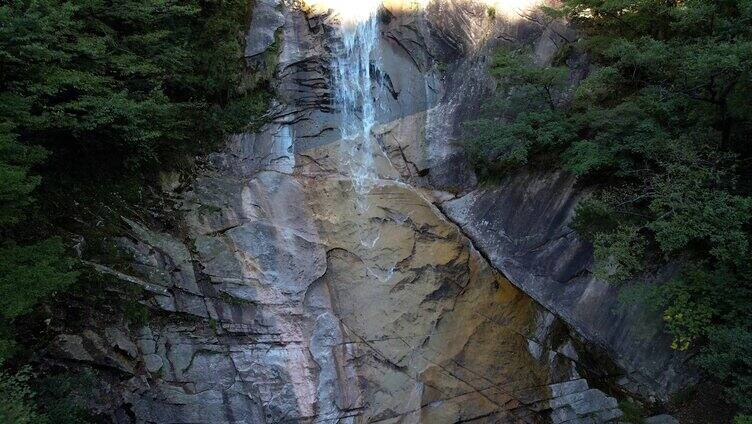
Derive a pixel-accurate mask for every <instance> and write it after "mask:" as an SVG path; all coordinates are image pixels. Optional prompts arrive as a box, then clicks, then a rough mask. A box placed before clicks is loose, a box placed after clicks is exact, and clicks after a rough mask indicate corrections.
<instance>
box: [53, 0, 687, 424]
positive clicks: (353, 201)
mask: <svg viewBox="0 0 752 424" xmlns="http://www.w3.org/2000/svg"><path fill="white" fill-rule="evenodd" d="M332 25H333V24H332V23H330V22H329V21H328V19H327V16H322V15H318V16H310V15H306V14H305V13H303V12H301V11H299V10H295V9H292V8H283V7H282V6H281V5H279V4H278V3H277V2H275V1H266V0H264V1H259V2H257V6H256V13H255V15H254V18H253V26H252V28H251V32H250V33H249V34H248V37H247V39H248V46H247V52H248V54H249V56H255V55H259V54H262V53H264V50H265V49H266V48H268V47H269V45H271V42H270V39H269V34H271V35H272V38H271V40H272V41H273V39H274V34H275V32H276V31H277V30H278V29H279V30H281V34H280V36H279V37H280V39H281V40H282V45H281V52H280V57H279V65H278V69H277V74H278V78H277V80H276V89H277V92H278V98H279V100H280V102H279V104H277V105H276V106H275V108H274V110H273V116H272V122H270V123H269V124H268V125H267V126H266V127H265V128H263V129H262V130H261V131H260V132H259V133H256V134H238V135H236V136H234V137H232V138H231V139H230V140H228V144H227V146H226V148H225V149H224V150H222V151H221V152H217V153H213V154H211V155H209V156H208V157H207V159H206V163H205V165H204V166H203V168H202V170H201V171H200V172H199V174H198V175H197V176H196V177H195V179H194V180H193V181H192V182H191V183H190V184H188V185H186V186H183V187H181V188H178V189H176V191H175V192H173V193H171V197H172V198H173V199H175V202H176V209H177V210H178V211H179V214H178V215H179V216H178V217H177V222H178V223H177V226H176V227H177V228H174V229H173V230H172V231H170V232H167V231H162V230H155V229H150V228H149V226H148V225H146V224H143V223H139V222H135V221H128V225H129V227H130V231H129V232H128V234H125V235H124V236H123V237H122V238H121V239H120V240H119V241H118V244H119V246H120V247H121V249H122V250H124V251H126V252H128V253H129V254H130V255H131V256H132V257H133V263H132V264H131V265H130V266H129V269H128V270H127V272H125V271H124V270H116V269H113V268H111V267H110V264H93V266H95V267H96V268H97V269H98V270H100V271H101V272H104V273H108V274H111V275H114V276H115V277H117V278H118V279H119V280H121V281H122V283H123V284H128V285H137V286H140V287H141V288H142V289H143V290H144V292H145V293H146V294H147V296H146V298H147V300H146V301H145V302H144V303H145V304H146V305H147V306H148V307H149V308H150V309H151V310H152V311H154V314H153V315H154V317H153V319H152V320H151V321H150V322H149V323H148V324H146V325H143V326H141V327H139V328H135V327H134V326H133V325H127V324H123V323H122V320H116V319H108V318H107V317H100V319H92V321H91V323H90V324H89V326H88V327H87V328H85V329H83V330H81V331H77V332H71V333H70V334H63V335H61V336H59V337H58V338H57V339H56V341H55V343H54V344H53V346H52V347H51V349H50V355H51V356H53V357H55V358H58V359H60V360H74V361H79V362H82V363H87V364H92V365H96V366H98V367H100V368H105V369H111V370H115V371H116V372H117V373H118V375H119V378H118V379H117V381H115V382H112V383H110V387H108V389H107V390H109V392H108V393H110V396H113V395H112V393H116V394H117V396H115V398H116V399H117V401H115V402H111V403H110V404H108V405H105V406H101V407H100V412H103V413H106V414H109V415H110V416H111V417H112V419H113V421H114V422H118V423H282V422H301V423H319V422H342V423H356V422H357V423H361V422H383V423H413V422H415V423H417V422H424V423H459V422H468V421H475V422H488V423H518V422H528V423H532V422H553V423H564V422H567V423H601V422H609V421H613V420H617V419H618V417H620V416H621V415H622V413H621V411H620V410H619V409H618V408H617V404H616V400H615V399H614V398H612V397H609V396H608V395H606V394H604V393H603V392H601V391H600V390H598V389H596V388H593V387H592V386H591V384H590V383H589V382H588V381H587V380H586V379H585V378H583V376H585V375H595V374H597V370H595V369H590V368H589V366H588V365H587V361H583V360H582V359H581V358H582V357H583V355H585V354H586V353H587V352H583V351H581V350H580V346H582V343H581V342H580V341H579V339H580V337H581V336H582V334H585V335H586V336H587V335H588V334H589V333H588V332H598V331H602V332H608V334H609V336H608V337H610V338H608V337H606V339H605V343H611V345H610V346H609V347H610V348H612V349H621V348H625V346H626V344H627V341H625V340H628V339H629V337H632V334H630V333H626V334H625V333H624V332H621V333H619V332H611V330H609V328H608V327H606V323H603V322H594V320H601V319H602V317H603V316H605V314H606V313H607V312H608V309H609V308H610V305H611V304H609V303H607V302H606V301H598V300H597V299H593V300H592V301H591V303H586V302H584V301H583V300H582V299H583V298H585V299H587V298H588V297H587V296H588V295H590V296H593V297H594V296H595V295H596V294H598V293H601V294H602V293H603V292H604V290H602V289H601V290H600V291H599V289H598V287H602V286H599V285H598V284H600V283H598V282H595V281H593V280H592V278H590V277H589V276H588V275H587V264H588V260H589V259H588V258H589V256H588V255H589V252H588V251H587V246H584V245H582V243H580V242H579V241H577V240H576V238H574V236H573V235H572V234H571V232H568V231H567V230H566V221H567V218H568V216H569V214H570V213H571V207H572V205H573V204H574V202H575V201H576V198H577V193H576V192H575V191H574V190H573V189H572V188H571V181H569V180H568V178H569V177H566V176H554V177H551V178H552V179H542V177H536V176H526V177H525V176H521V177H518V178H520V180H514V181H512V182H509V183H507V184H505V185H503V186H502V187H501V188H498V189H496V190H490V189H489V190H480V189H477V190H476V189H474V187H475V186H476V184H477V182H476V180H475V177H474V175H473V173H472V171H471V170H470V169H468V167H467V166H466V164H465V162H464V159H463V155H462V152H461V148H460V147H459V146H457V145H455V144H454V143H452V137H453V135H454V134H455V131H456V129H457V123H458V122H459V121H460V120H461V119H462V118H463V114H466V113H469V112H468V111H469V110H470V111H471V110H472V108H474V107H477V104H476V103H477V99H478V98H479V95H480V93H483V92H484V91H485V90H487V89H488V88H489V87H490V86H491V82H490V81H489V80H488V78H487V77H485V76H484V75H485V74H484V70H483V54H482V53H483V51H484V49H488V48H490V47H489V45H488V43H487V42H486V41H488V40H494V39H497V34H499V33H502V34H511V35H514V36H517V37H518V38H519V39H520V40H522V41H523V42H533V41H534V40H537V39H541V37H544V38H543V39H545V40H548V41H550V40H549V39H546V38H545V34H546V31H545V28H535V27H534V28H532V29H531V28H529V26H530V25H529V24H522V23H521V24H516V25H512V24H504V23H501V22H497V21H494V20H493V19H492V18H490V17H489V16H488V14H487V13H486V10H485V8H484V7H483V6H480V5H478V4H475V3H468V2H464V1H459V0H446V1H444V2H436V3H432V5H431V6H430V7H429V8H428V9H427V10H425V11H421V12H417V13H405V12H398V11H397V10H396V9H394V10H390V9H385V10H383V11H382V14H381V21H380V24H379V30H380V31H379V34H380V35H379V37H380V38H379V43H378V50H377V52H376V54H375V56H377V57H378V58H380V60H379V66H378V67H376V71H377V72H374V75H375V77H374V78H375V79H376V80H378V84H376V83H374V86H373V93H372V94H373V96H374V98H376V99H378V103H379V105H380V106H381V107H380V110H379V112H378V121H379V125H377V126H376V127H375V128H374V131H373V132H374V136H375V138H376V140H377V142H378V149H376V150H375V151H374V153H373V157H372V158H370V160H371V161H372V163H373V173H374V180H373V184H372V187H371V189H370V190H369V192H368V193H367V194H366V195H363V194H362V193H360V192H359V191H358V190H357V189H356V187H355V185H354V176H353V175H351V174H350V172H349V169H348V167H346V166H342V164H343V163H346V162H347V160H348V158H347V157H344V156H343V155H344V153H343V152H345V151H346V149H345V148H344V147H343V146H345V145H346V143H349V142H351V140H340V132H339V130H338V125H339V124H338V123H339V122H340V120H341V116H340V111H339V110H337V108H336V107H335V105H334V104H333V101H332V96H333V94H332V87H331V81H332V78H331V75H330V69H331V67H330V65H331V63H332V49H331V46H332V45H333V44H336V43H337V42H338V39H337V32H336V30H334V28H333V27H332ZM511 35H510V36H511ZM548 41H547V42H548ZM250 59H252V58H250ZM438 61H444V62H446V63H450V65H449V66H450V67H451V68H452V69H454V71H451V70H450V71H449V73H447V74H443V73H442V72H439V70H438V67H437V63H438ZM452 75H454V76H452ZM460 75H462V80H459V78H460ZM524 178H528V180H522V179H524ZM526 187H528V188H526ZM549 187H550V188H549ZM173 188H174V187H173ZM526 190H527V191H526ZM452 193H454V194H452ZM547 194H548V197H546V195H547ZM442 210H443V211H444V212H443V211H442ZM445 212H446V214H447V215H445ZM450 218H451V219H450ZM455 222H457V223H459V224H460V225H461V226H462V227H460V226H458V225H457V224H455ZM466 234H469V235H470V236H471V237H472V239H473V240H471V239H470V238H468V236H467V235H466ZM476 247H477V248H480V249H482V252H483V254H481V252H479V251H478V250H477V249H476ZM487 258H488V259H487ZM502 273H503V274H502ZM505 275H506V276H507V277H509V278H510V279H511V283H510V280H508V279H507V277H505ZM569 281H574V283H572V285H567V284H569V283H566V284H564V283H565V282H569ZM553 283H556V284H559V285H562V284H564V287H559V286H557V285H554V284H553ZM520 288H521V289H522V290H520ZM605 296H606V298H607V299H610V298H611V297H613V294H611V293H606V294H605ZM578 308H582V309H578ZM590 308H592V310H591V309H590ZM562 318H563V320H562ZM628 319H629V318H625V320H628ZM619 325H622V323H619ZM623 325H624V327H623V328H627V327H626V326H627V324H626V323H624V324H623ZM570 327H573V328H574V329H575V330H576V331H575V332H574V333H572V334H570V330H569V328H570ZM652 334H653V333H650V335H652ZM621 337H625V338H626V339H625V340H622V339H621ZM586 339H587V337H586ZM630 352H631V353H630ZM653 355H654V352H652V351H644V350H643V351H641V350H640V348H638V347H635V348H634V349H633V350H632V351H627V352H626V353H625V356H624V358H626V359H625V361H626V362H625V363H627V364H632V363H633V364H636V365H635V366H636V367H647V366H646V365H644V363H645V361H647V360H650V359H652V358H660V361H663V362H660V363H656V364H655V366H654V367H653V368H649V367H647V368H645V369H646V370H649V371H654V372H666V370H667V369H670V368H666V367H670V365H669V364H670V363H671V362H670V360H671V358H669V357H661V356H658V355H655V356H653ZM617 359H623V358H617ZM630 361H632V362H630ZM622 365H623V364H622ZM661 367H664V368H663V369H662V368H661ZM644 377H645V384H650V383H654V382H656V380H650V378H649V377H650V375H649V374H647V373H646V374H645V375H644ZM658 381H668V380H658ZM640 382H642V381H640ZM672 384H673V383H672ZM664 386H666V387H668V384H666V385H664Z"/></svg>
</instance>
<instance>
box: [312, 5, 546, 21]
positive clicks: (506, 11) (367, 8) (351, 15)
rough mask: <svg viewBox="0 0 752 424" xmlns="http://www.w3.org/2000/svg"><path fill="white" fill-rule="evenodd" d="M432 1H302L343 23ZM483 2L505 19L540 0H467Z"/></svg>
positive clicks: (412, 8) (515, 15)
mask: <svg viewBox="0 0 752 424" xmlns="http://www.w3.org/2000/svg"><path fill="white" fill-rule="evenodd" d="M433 1H442V0H304V3H305V4H306V5H307V6H308V7H310V8H311V9H313V10H316V11H318V12H326V11H329V10H331V11H333V12H334V13H335V14H336V15H337V17H338V18H339V20H340V21H341V22H342V23H343V24H345V25H348V24H356V23H358V22H363V21H365V20H368V19H369V18H370V17H371V16H373V14H374V13H376V12H377V11H378V10H379V7H381V5H384V6H385V7H386V8H388V9H389V10H392V11H411V10H420V9H423V8H425V7H426V6H427V5H428V4H429V3H431V2H433ZM467 1H470V2H473V1H474V2H477V3H481V4H485V5H486V6H488V7H489V8H493V11H494V13H493V15H494V16H499V17H504V18H507V19H512V20H514V19H517V18H519V16H520V14H521V13H524V12H527V11H529V10H531V9H533V8H534V7H536V6H537V5H539V4H541V0H467Z"/></svg>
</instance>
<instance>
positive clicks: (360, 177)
mask: <svg viewBox="0 0 752 424" xmlns="http://www.w3.org/2000/svg"><path fill="white" fill-rule="evenodd" d="M340 31H341V39H342V46H341V47H340V48H339V49H338V51H337V52H336V53H335V57H334V62H333V74H334V81H333V82H334V84H333V88H334V99H335V102H336V104H337V106H338V108H339V110H340V114H341V117H342V122H341V124H340V132H341V135H342V141H341V143H342V145H341V154H342V163H341V165H342V166H343V167H345V168H346V169H343V171H345V172H346V173H347V174H349V175H350V177H351V178H352V182H353V187H354V189H355V192H356V203H357V209H358V212H359V213H363V212H365V210H367V208H368V202H367V195H368V193H369V192H370V191H371V189H372V188H373V185H374V183H375V182H376V180H377V176H376V172H375V169H374V156H375V154H377V152H376V148H375V141H374V140H373V136H372V134H371V130H372V128H373V126H374V125H375V124H376V102H375V101H374V98H373V94H372V90H371V87H372V83H373V81H372V72H371V67H372V63H371V60H372V56H373V54H374V52H375V50H376V47H377V46H378V40H379V37H378V20H377V16H376V13H375V11H374V12H373V13H371V15H370V16H369V17H368V19H366V20H362V21H359V22H354V23H347V22H343V23H342V24H341V26H340ZM374 62H376V63H377V62H378V60H375V61H374ZM374 66H377V65H374Z"/></svg>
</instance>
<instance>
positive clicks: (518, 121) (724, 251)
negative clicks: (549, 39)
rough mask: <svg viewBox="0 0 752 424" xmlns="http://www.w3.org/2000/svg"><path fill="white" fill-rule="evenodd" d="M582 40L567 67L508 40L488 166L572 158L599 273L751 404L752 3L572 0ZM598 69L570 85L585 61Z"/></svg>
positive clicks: (487, 135) (569, 11)
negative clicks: (537, 58)
mask: <svg viewBox="0 0 752 424" xmlns="http://www.w3.org/2000/svg"><path fill="white" fill-rule="evenodd" d="M547 12H548V13H549V14H550V15H553V16H555V17H566V18H567V19H569V20H570V21H571V22H572V24H573V25H574V26H575V27H576V28H577V29H578V30H579V32H580V33H581V34H582V35H583V37H582V38H581V39H580V40H579V41H577V42H575V43H571V44H567V45H564V46H562V48H561V51H560V52H559V54H558V55H557V58H556V60H555V61H554V64H553V65H552V66H550V67H545V68H541V67H535V66H533V64H532V62H531V61H530V59H529V58H530V55H529V54H527V53H526V52H521V51H510V50H505V51H502V52H500V53H499V54H498V55H497V57H496V60H495V63H494V66H493V72H494V74H495V76H496V77H497V78H498V81H499V92H498V93H497V96H496V100H495V101H494V102H493V104H492V105H490V107H489V108H488V109H487V110H486V114H485V116H484V117H483V118H481V119H479V120H476V121H473V122H470V123H468V128H467V129H468V137H467V139H468V140H469V141H468V148H469V149H468V150H469V152H470V154H471V158H472V159H473V160H474V161H475V163H476V164H477V166H478V168H479V170H480V171H481V172H482V173H484V174H485V175H487V176H493V175H499V173H503V172H504V171H505V170H507V169H509V168H515V167H520V166H556V167H562V168H564V169H566V170H568V171H570V172H572V173H574V174H576V175H578V176H580V179H581V181H583V182H584V183H585V184H591V185H592V186H593V187H594V188H595V189H596V190H595V194H594V195H593V196H592V197H591V198H590V199H588V200H587V201H585V202H583V203H582V204H581V205H579V207H578V209H577V214H576V217H575V219H574V224H573V226H574V227H575V228H576V229H577V230H578V231H579V233H580V234H581V235H583V236H584V237H586V238H587V239H589V240H590V241H592V242H593V245H594V247H595V257H596V270H595V271H596V273H597V275H599V276H600V277H603V278H605V279H607V280H610V281H614V282H626V281H632V282H633V283H634V282H635V281H642V280H646V278H645V276H646V275H649V274H653V273H655V272H657V271H658V270H661V269H663V270H666V269H670V268H666V267H665V265H666V264H673V265H679V266H680V271H679V272H677V273H676V274H675V277H674V278H672V279H670V281H668V282H667V283H666V284H648V283H643V284H636V285H635V284H630V285H629V286H631V287H633V288H632V289H631V290H632V291H631V293H630V296H625V298H627V297H629V298H635V296H634V294H635V292H636V290H637V289H635V288H634V287H637V288H639V290H640V292H641V293H642V296H639V298H641V299H642V300H643V301H645V300H647V301H648V304H650V305H652V306H653V307H656V308H659V309H660V311H661V312H662V313H663V318H664V320H665V322H666V324H667V329H668V331H669V332H670V333H671V334H672V335H673V338H674V341H673V345H672V347H673V348H674V349H679V350H694V351H696V352H697V356H696V358H697V359H696V360H697V363H698V364H699V365H700V366H701V367H702V368H703V369H704V370H706V371H707V372H708V373H709V374H711V375H713V376H714V377H716V378H717V379H718V380H719V381H721V382H723V383H724V384H725V385H726V387H727V388H728V392H727V396H728V398H729V400H731V401H733V402H734V403H736V404H737V405H739V406H740V407H741V408H742V409H743V410H746V411H752V281H751V279H752V261H750V259H752V251H751V250H750V239H751V238H752V232H751V230H752V227H750V224H751V222H750V219H751V218H752V179H751V177H752V155H751V153H752V144H750V135H751V134H752V102H750V100H749V99H750V98H752V2H750V1H749V0H719V1H712V0H687V1H671V0H669V1H655V0H639V1H634V0H563V2H562V6H561V8H559V9H556V10H554V9H550V10H548V11H547ZM582 55H587V57H588V58H589V59H590V62H591V66H590V68H589V72H588V74H587V76H586V78H584V79H583V80H582V81H581V82H580V83H578V84H572V82H571V81H572V80H573V79H575V78H571V77H573V76H574V74H575V73H576V72H572V71H573V69H574V68H575V66H571V65H573V64H574V63H575V62H576V63H581V62H578V61H577V60H576V59H578V58H581V57H582Z"/></svg>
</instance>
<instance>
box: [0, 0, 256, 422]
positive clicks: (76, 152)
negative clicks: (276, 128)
mask: <svg viewBox="0 0 752 424" xmlns="http://www.w3.org/2000/svg"><path fill="white" fill-rule="evenodd" d="M250 8H251V3H250V2H248V1H246V0H8V1H4V2H1V3H0V362H2V361H3V360H4V359H7V358H10V357H11V356H12V355H13V354H18V352H19V349H17V348H16V345H17V344H16V342H15V341H14V340H13V335H14V331H15V328H16V327H17V326H18V325H20V324H22V323H23V322H24V321H25V320H27V319H29V314H30V313H32V312H33V311H34V310H35V308H37V306H38V305H39V303H40V302H43V301H44V300H45V299H47V298H49V297H50V296H52V295H54V294H55V293H58V292H60V291H62V290H64V289H65V288H67V287H69V286H70V285H71V284H73V283H74V282H75V281H76V278H77V275H78V274H79V271H78V270H76V269H75V261H73V260H72V259H70V258H69V257H70V255H71V246H70V245H71V244H72V243H71V242H70V239H71V237H70V236H69V234H68V233H65V230H66V229H65V226H64V225H61V224H62V223H63V222H64V221H65V220H71V219H76V216H75V215H76V214H79V213H81V210H80V209H79V208H80V206H81V205H82V204H85V203H87V202H90V200H91V196H95V197H96V196H98V195H102V196H107V195H111V194H112V193H113V192H115V193H117V192H118V191H123V190H125V187H126V185H129V186H131V187H132V186H135V187H137V188H138V189H139V190H140V189H141V187H142V186H143V185H145V183H148V182H149V181H150V180H151V179H153V177H154V176H155V175H156V173H157V171H159V170H165V169H169V168H174V167H175V166H176V164H178V163H180V162H181V161H182V162H185V161H184V160H183V158H186V157H190V155H191V154H193V153H195V152H199V151H206V149H207V147H208V146H213V145H215V143H217V142H219V141H221V140H222V138H223V136H224V134H227V133H229V132H235V131H238V130H241V129H244V128H245V127H247V126H255V125H257V124H258V123H260V119H261V116H262V114H263V112H264V111H265V109H266V106H267V103H268V97H269V94H268V92H269V90H268V87H267V86H266V82H265V80H264V78H263V75H261V76H259V75H257V74H252V73H250V72H249V71H248V70H247V69H246V66H245V61H244V58H243V52H242V46H243V42H242V41H243V32H244V30H245V29H246V27H247V23H248V21H249V18H250V17H249V13H250ZM84 196H89V197H87V198H86V199H84V198H83V197H84ZM78 219H79V221H81V220H82V219H81V218H80V217H79V218H78ZM19 362H23V358H21V360H19V358H16V360H15V363H16V364H17V363H19ZM25 375H26V374H23V373H22V374H18V375H14V374H7V373H4V374H0V393H3V394H6V393H7V392H9V391H10V392H16V393H17V395H14V396H15V397H6V396H5V395H3V398H4V399H5V402H6V403H4V404H2V405H1V406H0V417H3V418H2V419H0V420H2V421H3V422H41V421H39V420H40V419H42V418H39V417H40V416H41V415H40V416H37V415H35V414H36V413H35V412H30V411H26V412H24V411H23V409H24V408H26V407H27V406H28V405H30V404H31V403H32V399H31V396H30V393H28V390H29V389H28V387H27V386H26V385H25V383H24V378H25V377H24V376H25ZM9 405H10V406H9ZM14 405H15V406H14ZM6 406H8V407H13V408H20V409H19V410H18V411H15V410H13V409H12V408H11V409H8V408H6ZM27 409H28V408H27ZM3 414H6V415H3ZM7 414H11V415H10V416H7Z"/></svg>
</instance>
